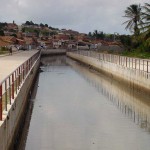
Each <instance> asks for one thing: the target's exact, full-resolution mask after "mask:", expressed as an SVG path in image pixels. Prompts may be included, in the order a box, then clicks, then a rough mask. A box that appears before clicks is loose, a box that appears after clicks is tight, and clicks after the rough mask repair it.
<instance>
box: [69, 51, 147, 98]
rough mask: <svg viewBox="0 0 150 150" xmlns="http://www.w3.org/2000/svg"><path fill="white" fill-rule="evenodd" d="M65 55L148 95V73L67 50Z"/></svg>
mask: <svg viewBox="0 0 150 150" xmlns="http://www.w3.org/2000/svg"><path fill="white" fill-rule="evenodd" d="M67 56H68V57H70V58H72V59H75V60H77V61H79V62H82V63H84V64H86V65H89V66H90V67H92V68H94V69H95V70H97V71H99V72H102V73H104V74H107V75H109V76H110V77H111V78H114V79H116V80H119V81H121V82H122V83H124V84H127V86H129V87H130V88H132V89H135V90H136V91H139V92H141V91H142V92H144V93H145V94H147V95H148V96H150V74H148V73H146V72H143V71H141V70H136V69H130V68H126V67H124V66H121V65H118V64H114V63H110V62H107V61H102V60H98V59H95V58H92V57H88V56H84V55H80V54H76V53H72V52H67Z"/></svg>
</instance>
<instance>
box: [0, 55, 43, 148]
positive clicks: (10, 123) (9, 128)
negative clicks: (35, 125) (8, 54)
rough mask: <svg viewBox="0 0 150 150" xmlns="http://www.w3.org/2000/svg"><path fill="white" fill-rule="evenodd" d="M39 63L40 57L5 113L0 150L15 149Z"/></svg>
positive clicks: (0, 134) (1, 123)
mask: <svg viewBox="0 0 150 150" xmlns="http://www.w3.org/2000/svg"><path fill="white" fill-rule="evenodd" d="M39 64H40V57H39V58H38V59H37V60H36V61H35V63H34V65H33V66H32V68H31V69H30V71H29V73H28V75H27V76H26V78H25V80H24V83H23V84H22V85H21V86H20V90H19V91H18V94H17V95H16V96H15V99H14V101H13V102H12V105H9V106H8V111H7V112H6V114H5V116H6V117H5V118H4V119H3V121H0V150H9V149H14V147H13V145H14V143H15V142H16V141H15V140H16V137H17V134H18V130H19V127H20V124H21V122H22V119H23V116H24V113H25V111H26V108H27V102H28V95H29V93H30V90H31V87H32V84H33V82H34V79H35V76H36V73H37V71H38V68H39Z"/></svg>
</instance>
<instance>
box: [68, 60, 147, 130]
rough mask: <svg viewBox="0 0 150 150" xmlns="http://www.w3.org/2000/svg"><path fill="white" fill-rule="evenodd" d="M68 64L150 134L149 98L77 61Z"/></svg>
mask: <svg viewBox="0 0 150 150" xmlns="http://www.w3.org/2000/svg"><path fill="white" fill-rule="evenodd" d="M68 63H69V64H70V65H71V66H72V67H73V68H74V69H75V70H76V71H77V72H78V74H80V75H81V76H82V77H83V78H84V79H85V80H86V81H87V82H88V83H89V84H90V85H91V86H94V87H95V88H96V89H97V90H98V91H99V92H100V93H102V94H103V95H104V96H105V97H107V99H108V100H109V101H111V102H112V103H113V104H114V105H115V106H116V107H117V108H118V109H119V110H120V111H121V112H122V113H123V114H124V115H125V116H127V117H128V118H129V119H131V120H132V121H133V122H135V123H136V124H137V125H139V126H140V127H141V128H142V129H145V131H147V132H149V133H150V98H149V97H148V96H146V95H142V94H141V93H138V92H136V91H134V89H130V88H129V87H127V86H124V85H123V84H122V83H119V82H117V81H114V80H113V79H111V78H107V77H106V76H104V75H102V74H100V73H97V72H95V71H94V70H89V69H87V68H85V67H84V66H83V67H82V66H81V65H79V64H78V63H77V62H75V61H74V62H73V61H68Z"/></svg>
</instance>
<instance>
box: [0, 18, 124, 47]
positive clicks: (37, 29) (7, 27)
mask: <svg viewBox="0 0 150 150" xmlns="http://www.w3.org/2000/svg"><path fill="white" fill-rule="evenodd" d="M10 45H14V46H15V47H16V48H18V49H21V50H27V49H33V48H68V49H75V48H77V46H78V47H80V48H81V49H96V48H97V47H98V46H101V47H102V46H110V45H113V46H117V47H120V46H121V45H122V44H121V42H120V40H119V39H118V33H114V34H104V33H103V32H102V31H97V30H95V31H94V32H93V33H91V32H89V34H85V33H79V32H78V31H74V30H71V29H58V28H54V27H51V26H49V25H48V24H42V23H40V24H36V23H33V22H32V21H26V22H25V23H23V24H22V25H17V24H16V23H15V21H13V22H12V23H0V47H1V48H2V47H9V46H10Z"/></svg>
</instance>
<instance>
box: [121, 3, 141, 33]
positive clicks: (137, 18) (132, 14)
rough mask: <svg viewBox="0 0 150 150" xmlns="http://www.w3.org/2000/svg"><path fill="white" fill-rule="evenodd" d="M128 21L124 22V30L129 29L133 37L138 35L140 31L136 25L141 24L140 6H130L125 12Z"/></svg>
mask: <svg viewBox="0 0 150 150" xmlns="http://www.w3.org/2000/svg"><path fill="white" fill-rule="evenodd" d="M123 17H127V18H129V20H127V21H125V22H124V23H123V24H127V25H126V28H125V29H129V30H130V31H131V32H133V33H134V35H139V33H140V30H139V27H138V24H139V23H140V22H141V6H140V5H137V4H132V5H130V6H129V7H127V9H126V10H125V16H123Z"/></svg>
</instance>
